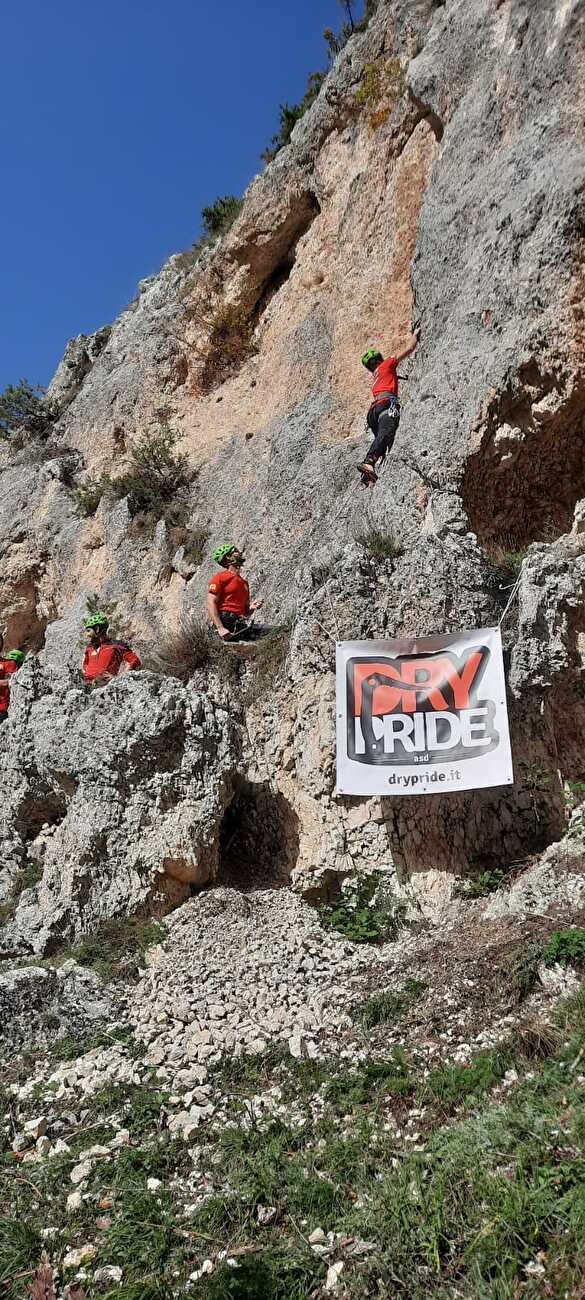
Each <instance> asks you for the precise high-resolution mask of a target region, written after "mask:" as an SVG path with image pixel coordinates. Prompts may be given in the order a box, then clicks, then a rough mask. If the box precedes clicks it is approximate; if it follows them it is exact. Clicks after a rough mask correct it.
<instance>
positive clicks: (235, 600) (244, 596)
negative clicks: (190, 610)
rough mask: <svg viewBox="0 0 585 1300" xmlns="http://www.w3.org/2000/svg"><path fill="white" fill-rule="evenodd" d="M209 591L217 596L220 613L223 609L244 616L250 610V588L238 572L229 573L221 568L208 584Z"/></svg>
mask: <svg viewBox="0 0 585 1300" xmlns="http://www.w3.org/2000/svg"><path fill="white" fill-rule="evenodd" d="M209 591H210V592H211V595H212V596H215V597H216V598H217V608H218V610H219V612H220V614H221V613H222V612H223V610H225V611H226V612H227V613H229V614H239V615H240V617H241V618H244V617H245V615H246V614H249V612H250V588H249V586H248V583H247V582H246V579H245V578H241V577H240V575H239V573H230V571H229V569H222V572H221V573H216V574H215V577H213V578H212V579H211V582H210V584H209Z"/></svg>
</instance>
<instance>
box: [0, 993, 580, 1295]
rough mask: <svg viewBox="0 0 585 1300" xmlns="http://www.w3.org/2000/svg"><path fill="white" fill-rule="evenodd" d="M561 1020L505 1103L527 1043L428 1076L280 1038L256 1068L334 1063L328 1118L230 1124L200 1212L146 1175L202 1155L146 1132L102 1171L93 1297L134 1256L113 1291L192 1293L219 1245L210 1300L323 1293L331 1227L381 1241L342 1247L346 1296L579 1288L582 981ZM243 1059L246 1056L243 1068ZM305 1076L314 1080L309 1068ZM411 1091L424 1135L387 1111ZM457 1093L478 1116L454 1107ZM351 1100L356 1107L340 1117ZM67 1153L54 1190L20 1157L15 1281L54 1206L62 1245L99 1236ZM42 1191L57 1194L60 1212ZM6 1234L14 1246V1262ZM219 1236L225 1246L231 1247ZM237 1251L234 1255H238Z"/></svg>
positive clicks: (214, 1153)
mask: <svg viewBox="0 0 585 1300" xmlns="http://www.w3.org/2000/svg"><path fill="white" fill-rule="evenodd" d="M416 983H418V981H417V982H416ZM557 1021H558V1032H557V1034H556V1035H555V1036H554V1041H553V1039H551V1040H550V1041H549V1043H548V1045H547V1048H546V1051H545V1052H544V1053H541V1052H540V1051H539V1052H536V1053H532V1052H529V1056H530V1075H529V1076H528V1075H527V1076H526V1077H525V1078H524V1079H523V1080H522V1079H520V1081H519V1083H518V1085H517V1086H516V1087H515V1088H514V1089H513V1090H511V1091H510V1092H506V1093H505V1094H501V1095H500V1097H499V1100H498V1103H497V1104H493V1103H491V1102H490V1101H489V1099H487V1100H486V1096H487V1094H488V1093H489V1092H490V1090H491V1089H492V1088H493V1087H494V1086H495V1085H496V1084H498V1083H499V1082H501V1079H502V1078H503V1074H504V1073H505V1071H506V1069H507V1068H509V1066H510V1065H512V1064H516V1066H517V1068H518V1069H521V1068H522V1064H523V1062H522V1059H521V1055H519V1053H518V1044H517V1043H516V1041H514V1043H513V1045H512V1046H511V1047H503V1048H500V1049H496V1050H494V1051H492V1052H482V1053H481V1054H480V1055H479V1056H478V1057H476V1058H475V1060H473V1061H472V1062H471V1063H470V1065H469V1066H461V1065H458V1064H457V1063H447V1064H445V1065H444V1066H442V1067H440V1069H437V1070H435V1071H433V1072H432V1074H431V1075H430V1076H429V1079H428V1080H427V1081H425V1082H423V1083H420V1084H419V1085H418V1086H417V1083H416V1080H415V1079H414V1078H413V1077H412V1078H411V1077H409V1070H408V1067H407V1064H406V1062H405V1061H404V1059H403V1058H402V1057H401V1056H400V1054H396V1055H395V1056H394V1057H393V1058H392V1059H389V1060H386V1061H380V1062H372V1061H370V1062H368V1064H367V1066H366V1067H363V1068H362V1067H360V1068H356V1069H355V1070H352V1071H348V1072H347V1073H346V1074H344V1075H339V1074H338V1075H332V1070H333V1069H334V1063H329V1065H328V1066H324V1064H323V1063H319V1065H318V1066H317V1063H315V1062H306V1063H299V1062H294V1061H292V1059H291V1060H290V1061H288V1063H287V1062H285V1060H284V1057H283V1055H282V1053H281V1054H280V1056H279V1053H278V1052H277V1051H275V1052H274V1053H273V1054H270V1053H266V1054H265V1056H264V1059H260V1060H259V1059H258V1058H255V1060H254V1062H253V1061H252V1059H250V1061H249V1063H247V1064H246V1063H244V1076H245V1078H246V1081H247V1082H248V1083H249V1084H250V1085H251V1086H257V1085H258V1084H260V1086H262V1084H263V1082H264V1080H265V1077H266V1075H268V1076H269V1077H270V1078H273V1077H274V1076H275V1075H276V1076H278V1074H279V1073H280V1072H282V1071H283V1070H284V1068H285V1065H286V1066H287V1069H288V1067H290V1074H291V1087H292V1086H293V1083H294V1080H295V1078H296V1076H295V1071H296V1069H297V1066H299V1067H300V1065H301V1064H305V1065H306V1066H307V1067H309V1066H310V1067H311V1068H314V1069H316V1070H317V1069H318V1070H319V1071H321V1072H322V1071H323V1070H326V1072H327V1076H328V1077H327V1078H326V1079H325V1080H324V1081H323V1082H324V1083H325V1086H323V1084H322V1085H321V1095H322V1097H323V1098H324V1099H325V1110H324V1113H323V1115H322V1118H321V1119H318V1120H313V1122H309V1123H306V1124H305V1125H303V1126H302V1127H292V1126H288V1125H287V1124H284V1123H281V1122H279V1121H272V1122H269V1123H268V1124H266V1125H265V1124H263V1123H261V1122H260V1123H258V1124H252V1125H251V1126H249V1125H247V1126H246V1127H245V1128H244V1127H242V1128H236V1127H228V1126H227V1125H224V1126H223V1127H222V1128H221V1130H219V1132H216V1133H215V1134H214V1135H213V1137H212V1144H211V1146H210V1147H209V1148H207V1147H206V1156H207V1155H209V1163H208V1162H207V1158H206V1160H205V1164H204V1165H202V1166H201V1167H202V1168H205V1169H210V1170H213V1175H212V1177H213V1183H214V1185H215V1187H216V1192H215V1194H214V1195H213V1196H212V1197H210V1198H209V1199H207V1200H206V1201H205V1202H204V1204H203V1205H202V1206H201V1207H200V1209H199V1210H198V1212H197V1213H196V1215H195V1216H194V1217H193V1218H189V1219H185V1218H184V1217H183V1216H182V1215H181V1216H180V1215H179V1210H178V1206H175V1204H174V1202H173V1200H172V1199H171V1196H170V1195H169V1194H168V1193H166V1192H165V1193H163V1194H160V1195H152V1194H150V1193H148V1192H147V1191H146V1190H145V1186H144V1184H145V1181H146V1178H147V1177H150V1176H153V1175H154V1176H158V1177H161V1178H167V1179H168V1180H169V1182H170V1181H171V1179H172V1177H173V1175H174V1174H176V1173H177V1172H179V1180H178V1181H179V1183H180V1178H181V1174H182V1172H183V1170H182V1162H183V1161H184V1168H185V1172H186V1171H187V1169H190V1167H191V1158H190V1155H189V1154H188V1153H187V1152H186V1148H185V1146H184V1144H178V1143H177V1144H173V1143H164V1142H162V1141H160V1142H156V1143H155V1144H153V1145H152V1146H151V1145H150V1144H148V1145H147V1142H146V1138H145V1140H144V1141H143V1142H142V1144H141V1146H140V1147H139V1148H126V1149H124V1150H123V1151H121V1152H119V1153H117V1155H116V1159H115V1161H111V1162H110V1161H108V1162H105V1163H104V1164H102V1165H101V1166H100V1167H99V1172H98V1168H97V1167H96V1171H95V1172H94V1175H93V1178H92V1186H93V1188H94V1189H95V1190H96V1191H97V1190H98V1185H99V1189H100V1191H101V1192H102V1193H103V1190H104V1179H109V1180H110V1184H109V1195H110V1197H111V1199H112V1201H113V1205H112V1208H111V1209H110V1210H109V1214H110V1215H111V1218H112V1222H111V1224H110V1226H109V1227H107V1228H106V1229H105V1230H103V1233H101V1234H99V1235H98V1237H97V1245H98V1256H97V1258H96V1260H95V1262H94V1263H93V1264H92V1266H91V1267H90V1269H89V1273H90V1276H89V1279H88V1281H87V1283H86V1284H85V1286H86V1289H87V1292H88V1295H89V1296H93V1295H94V1294H95V1293H96V1292H95V1289H94V1284H93V1283H92V1280H91V1272H92V1271H93V1268H94V1267H100V1266H103V1265H104V1264H119V1265H120V1266H121V1267H122V1269H123V1270H124V1277H123V1282H122V1283H121V1284H117V1285H116V1287H115V1288H113V1289H112V1290H111V1291H110V1292H108V1294H109V1295H110V1296H111V1298H112V1300H114V1297H116V1300H120V1296H123V1297H125V1300H170V1298H171V1297H173V1298H174V1297H177V1300H178V1297H179V1296H182V1295H184V1294H185V1280H186V1277H187V1275H188V1274H189V1273H190V1272H191V1271H192V1270H193V1269H194V1268H196V1267H198V1266H200V1264H201V1262H202V1260H203V1259H204V1258H206V1257H209V1258H212V1259H214V1260H215V1267H214V1271H213V1273H212V1274H211V1275H209V1276H205V1277H204V1278H202V1279H201V1281H200V1282H197V1283H195V1284H193V1286H192V1287H189V1294H190V1295H193V1296H194V1297H195V1298H196V1300H199V1298H200V1300H203V1297H205V1300H209V1297H214V1300H224V1297H230V1296H232V1297H238V1296H239V1297H244V1298H247V1300H293V1298H294V1300H301V1297H302V1300H308V1297H310V1296H312V1295H315V1297H316V1296H317V1295H320V1294H321V1291H322V1288H323V1280H324V1277H325V1274H326V1270H327V1267H328V1264H329V1263H330V1260H329V1259H328V1260H326V1261H322V1260H320V1259H318V1258H317V1257H315V1256H314V1255H313V1254H312V1252H310V1251H309V1250H306V1251H305V1246H304V1243H303V1240H302V1239H303V1237H306V1236H307V1235H308V1233H309V1232H310V1231H311V1230H312V1228H313V1227H316V1226H317V1225H318V1226H322V1227H323V1228H324V1230H325V1231H334V1232H336V1233H337V1232H338V1233H340V1234H341V1235H342V1237H344V1238H349V1239H351V1237H352V1236H356V1237H359V1238H362V1239H363V1240H365V1241H367V1242H370V1243H372V1245H373V1249H372V1252H371V1254H367V1255H364V1256H362V1257H359V1258H352V1257H351V1253H350V1252H348V1253H346V1252H345V1248H344V1246H343V1245H341V1244H340V1246H339V1254H337V1252H336V1255H335V1256H334V1258H337V1257H345V1269H344V1272H343V1274H342V1286H343V1290H344V1294H346V1295H347V1296H348V1300H349V1297H351V1300H358V1298H359V1300H365V1297H366V1296H370V1297H374V1296H376V1297H380V1300H381V1298H382V1297H383V1296H384V1295H385V1294H388V1295H390V1294H391V1295H392V1296H396V1297H399V1296H404V1297H408V1300H453V1298H454V1297H456V1296H461V1297H463V1296H465V1297H470V1298H471V1297H473V1298H474V1300H475V1298H476V1297H477V1300H517V1298H520V1297H526V1300H536V1297H539V1296H541V1295H542V1296H545V1295H546V1296H548V1297H550V1298H551V1300H561V1298H563V1300H565V1297H569V1298H570V1300H577V1297H579V1296H581V1295H582V1293H583V1288H584V1286H585V1257H584V1254H583V1236H584V1231H585V1121H584V1120H583V1115H584V1113H585V1083H584V1076H585V1071H582V1070H581V1069H580V1068H579V1067H580V1062H581V1060H582V1057H583V1052H584V1050H585V985H584V986H583V988H581V989H580V990H579V991H578V992H577V993H576V994H575V995H573V996H572V997H570V998H568V999H566V1000H565V1002H564V1003H563V1004H562V1005H561V1006H560V1007H559V1009H558V1011H557ZM541 1028H542V1027H537V1029H538V1032H539V1033H540V1030H541ZM519 1046H520V1052H521V1053H522V1052H523V1051H524V1046H523V1045H522V1044H520V1045H519ZM239 1064H240V1063H239V1062H235V1063H233V1069H234V1072H235V1070H236V1066H238V1065H239ZM226 1068H227V1067H226ZM252 1075H253V1076H254V1077H252ZM248 1076H249V1077H248ZM235 1081H236V1083H237V1082H238V1080H237V1078H236V1080H235ZM314 1081H315V1080H314V1079H313V1080H312V1082H314ZM297 1085H298V1087H299V1088H301V1087H302V1086H303V1078H302V1076H301V1075H300V1074H299V1076H298V1080H297ZM405 1099H407V1101H408V1103H409V1104H412V1102H413V1101H415V1100H418V1101H419V1102H423V1103H424V1106H425V1110H424V1120H423V1117H422V1116H421V1127H422V1124H423V1123H424V1129H425V1131H424V1134H423V1135H422V1136H421V1137H418V1138H417V1147H418V1148H419V1149H415V1150H412V1148H411V1146H409V1144H408V1143H407V1142H406V1141H405V1138H404V1133H403V1132H401V1131H400V1129H402V1125H400V1127H399V1131H398V1132H396V1131H395V1130H394V1129H392V1128H386V1126H385V1124H384V1120H385V1119H386V1117H387V1116H388V1115H389V1114H394V1116H395V1118H396V1116H397V1113H398V1117H400V1116H401V1115H402V1116H403V1115H404V1111H405ZM460 1106H464V1107H465V1116H464V1118H462V1119H459V1121H458V1122H454V1121H453V1118H452V1114H453V1111H454V1109H455V1108H457V1107H460ZM342 1115H350V1116H351V1118H349V1119H348V1120H344V1121H343V1122H341V1121H340V1116H342ZM445 1116H448V1117H449V1122H448V1123H445V1122H443V1121H444V1118H445ZM417 1122H418V1121H417ZM413 1136H414V1135H413ZM80 1137H81V1135H80ZM54 1166H56V1168H54ZM70 1167H71V1160H69V1161H60V1160H56V1161H45V1162H40V1163H39V1164H38V1165H35V1166H34V1170H33V1169H31V1170H27V1178H28V1177H30V1180H31V1181H32V1182H33V1183H34V1184H35V1185H36V1186H37V1187H38V1189H39V1193H40V1197H39V1198H35V1195H34V1192H31V1188H30V1187H29V1186H26V1187H25V1186H23V1185H19V1184H17V1180H16V1179H14V1162H13V1161H12V1160H11V1161H10V1162H7V1163H6V1165H5V1170H6V1172H7V1174H8V1179H7V1180H6V1186H7V1188H8V1193H7V1194H8V1195H9V1196H10V1197H11V1198H12V1202H13V1206H14V1207H15V1208H13V1209H12V1212H11V1213H10V1215H7V1217H6V1218H5V1219H4V1220H3V1221H1V1223H2V1226H0V1261H2V1263H1V1267H2V1268H3V1270H4V1271H3V1272H0V1279H2V1280H5V1279H6V1276H7V1275H8V1276H9V1277H10V1278H12V1279H14V1274H15V1272H17V1271H19V1272H20V1271H22V1272H24V1271H26V1269H30V1270H32V1268H34V1266H35V1265H36V1263H37V1262H38V1258H39V1255H40V1246H41V1242H40V1239H39V1235H37V1232H36V1226H37V1225H36V1220H38V1223H39V1227H40V1226H41V1225H42V1226H45V1224H46V1223H47V1221H49V1222H50V1223H51V1224H56V1225H57V1226H58V1227H59V1231H60V1236H59V1238H58V1239H57V1240H58V1241H59V1249H61V1247H62V1244H63V1242H64V1241H65V1240H67V1244H69V1243H70V1242H71V1236H72V1234H75V1238H76V1240H77V1241H79V1240H81V1239H82V1240H84V1241H85V1240H95V1239H96V1238H95V1234H93V1233H92V1227H93V1224H92V1222H91V1217H90V1218H88V1215H89V1216H91V1215H95V1213H96V1210H95V1202H94V1206H93V1209H92V1208H91V1205H90V1203H88V1204H86V1205H84V1208H83V1211H82V1212H81V1213H80V1215H79V1216H75V1218H74V1219H73V1220H72V1217H71V1216H68V1215H67V1213H66V1211H65V1207H64V1202H65V1197H66V1194H67V1192H68V1191H69V1190H70V1181H69V1177H68V1175H69V1170H70ZM18 1172H20V1170H19V1171H18ZM98 1180H99V1181H98ZM226 1188H228V1190H227V1191H226V1190H225V1189H226ZM45 1197H49V1198H50V1199H51V1205H50V1217H49V1215H48V1207H47V1204H46V1201H45V1199H43V1198H45ZM31 1204H34V1210H31ZM260 1204H261V1205H273V1206H274V1207H275V1208H276V1216H275V1218H274V1220H273V1222H272V1223H271V1224H270V1225H269V1226H262V1225H261V1224H260V1223H259V1222H258V1215H257V1212H256V1211H257V1207H258V1206H259V1205H260ZM16 1207H18V1209H17V1208H16ZM88 1207H89V1208H88ZM29 1220H30V1222H29ZM6 1223H8V1224H9V1225H10V1228H12V1225H14V1223H16V1224H17V1225H18V1227H19V1234H18V1238H17V1239H16V1240H15V1239H14V1238H13V1234H12V1232H11V1231H10V1232H9V1234H8V1237H7V1233H6V1228H5V1226H4V1225H6ZM23 1224H24V1225H25V1233H24V1234H23V1231H22V1225H23ZM82 1232H83V1237H82V1238H81V1237H80V1234H81V1233H82ZM7 1240H8V1244H9V1246H10V1249H11V1251H12V1252H13V1254H12V1257H11V1260H10V1271H9V1272H8V1274H7V1272H6V1262H5V1255H4V1254H3V1248H5V1247H6V1242H7ZM15 1248H16V1252H17V1253H16V1256H15V1255H14V1250H15ZM49 1249H51V1246H49ZM220 1250H224V1251H227V1255H228V1258H227V1259H224V1260H220V1259H218V1258H217V1256H218V1252H219V1251H220ZM230 1250H233V1252H234V1254H235V1255H236V1265H237V1266H232V1265H231V1264H230V1263H229V1262H228V1261H229V1252H230ZM541 1261H542V1266H543V1267H544V1274H543V1275H542V1276H540V1275H538V1273H537V1274H536V1275H535V1276H532V1275H531V1273H530V1268H529V1269H528V1270H527V1265H528V1266H530V1267H532V1266H533V1265H534V1264H540V1262H541ZM11 1286H12V1288H13V1289H12V1290H11V1291H8V1290H7V1291H6V1294H7V1295H9V1297H10V1300H19V1298H20V1297H23V1296H24V1294H25V1293H26V1280H24V1281H23V1280H20V1282H19V1283H18V1289H14V1287H15V1281H13V1282H12V1283H11ZM384 1288H385V1289H384Z"/></svg>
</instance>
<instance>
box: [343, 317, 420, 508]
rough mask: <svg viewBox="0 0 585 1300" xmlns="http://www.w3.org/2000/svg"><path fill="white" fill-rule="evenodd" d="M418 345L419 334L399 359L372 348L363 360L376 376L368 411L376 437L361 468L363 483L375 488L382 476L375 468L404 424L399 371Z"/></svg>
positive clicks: (413, 337) (403, 350) (401, 352)
mask: <svg viewBox="0 0 585 1300" xmlns="http://www.w3.org/2000/svg"><path fill="white" fill-rule="evenodd" d="M417 343H418V332H416V333H415V334H413V335H412V338H411V340H410V343H408V344H407V345H406V347H404V348H402V349H401V351H400V352H397V353H396V355H395V356H391V357H386V360H384V357H383V356H382V353H381V352H378V350H377V349H376V348H368V350H367V352H364V355H363V357H362V365H364V366H365V367H366V370H369V371H370V374H372V375H373V376H374V382H373V385H372V397H373V401H372V404H371V406H370V409H369V411H368V420H367V423H368V428H369V429H371V431H372V433H373V435H374V441H373V443H372V445H371V447H370V450H369V451H368V453H367V456H366V458H365V460H362V461H361V462H360V464H359V465H358V469H359V471H360V474H361V476H362V483H365V484H366V486H368V487H370V486H372V487H373V486H374V483H376V482H377V479H378V476H377V474H376V470H375V468H374V466H375V465H376V464H377V462H378V461H379V460H383V459H384V457H385V456H386V454H387V452H389V451H390V449H391V447H392V444H393V442H394V439H395V437H396V430H397V428H398V425H399V423H400V402H399V401H398V375H397V373H396V370H397V367H398V366H399V365H400V362H401V361H404V360H405V358H406V357H409V356H410V354H411V352H414V349H415V347H416V345H417Z"/></svg>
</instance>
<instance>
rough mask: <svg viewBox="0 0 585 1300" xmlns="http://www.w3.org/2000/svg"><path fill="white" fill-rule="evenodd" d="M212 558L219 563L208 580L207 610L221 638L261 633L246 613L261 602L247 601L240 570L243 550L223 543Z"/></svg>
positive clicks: (248, 597)
mask: <svg viewBox="0 0 585 1300" xmlns="http://www.w3.org/2000/svg"><path fill="white" fill-rule="evenodd" d="M213 558H214V560H215V561H216V562H217V563H218V564H221V567H222V572H221V573H216V574H215V575H214V577H213V578H212V579H211V582H210V583H209V588H208V593H207V613H208V614H209V617H210V619H211V622H212V623H213V626H214V628H215V629H216V631H217V632H218V633H219V635H220V637H221V639H222V641H234V640H237V639H240V638H241V639H242V640H246V641H247V640H250V639H251V638H253V637H257V636H259V635H261V634H262V631H263V629H260V628H254V627H252V624H251V622H250V614H251V613H253V611H254V610H256V609H260V608H261V606H262V601H261V600H254V601H250V588H249V586H248V583H247V582H246V579H245V578H242V575H241V573H240V569H241V567H242V565H243V563H244V554H243V552H242V551H240V550H239V548H238V547H237V546H234V545H233V543H232V542H224V544H223V545H222V546H218V547H217V549H216V550H215V551H214V552H213Z"/></svg>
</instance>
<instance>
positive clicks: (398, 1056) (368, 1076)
mask: <svg viewBox="0 0 585 1300" xmlns="http://www.w3.org/2000/svg"><path fill="white" fill-rule="evenodd" d="M411 1090H412V1080H411V1078H410V1075H409V1072H408V1066H407V1063H406V1058H405V1057H404V1054H403V1053H402V1052H400V1051H399V1050H398V1049H396V1050H395V1051H394V1053H393V1055H392V1057H391V1058H390V1059H389V1060H387V1061H368V1062H367V1063H366V1064H365V1065H363V1066H361V1067H360V1069H359V1070H352V1071H349V1072H348V1073H347V1074H340V1075H339V1076H338V1077H337V1078H335V1079H331V1081H330V1083H328V1084H327V1086H326V1088H325V1089H324V1096H325V1100H326V1101H328V1102H330V1103H331V1105H332V1107H333V1109H334V1110H335V1111H337V1112H338V1113H341V1114H347V1113H348V1112H350V1111H353V1110H355V1109H356V1108H357V1107H359V1106H365V1105H367V1104H368V1103H370V1102H372V1101H373V1100H380V1099H381V1098H382V1097H389V1096H394V1097H403V1096H405V1095H406V1094H407V1093H408V1092H410V1091H411Z"/></svg>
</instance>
